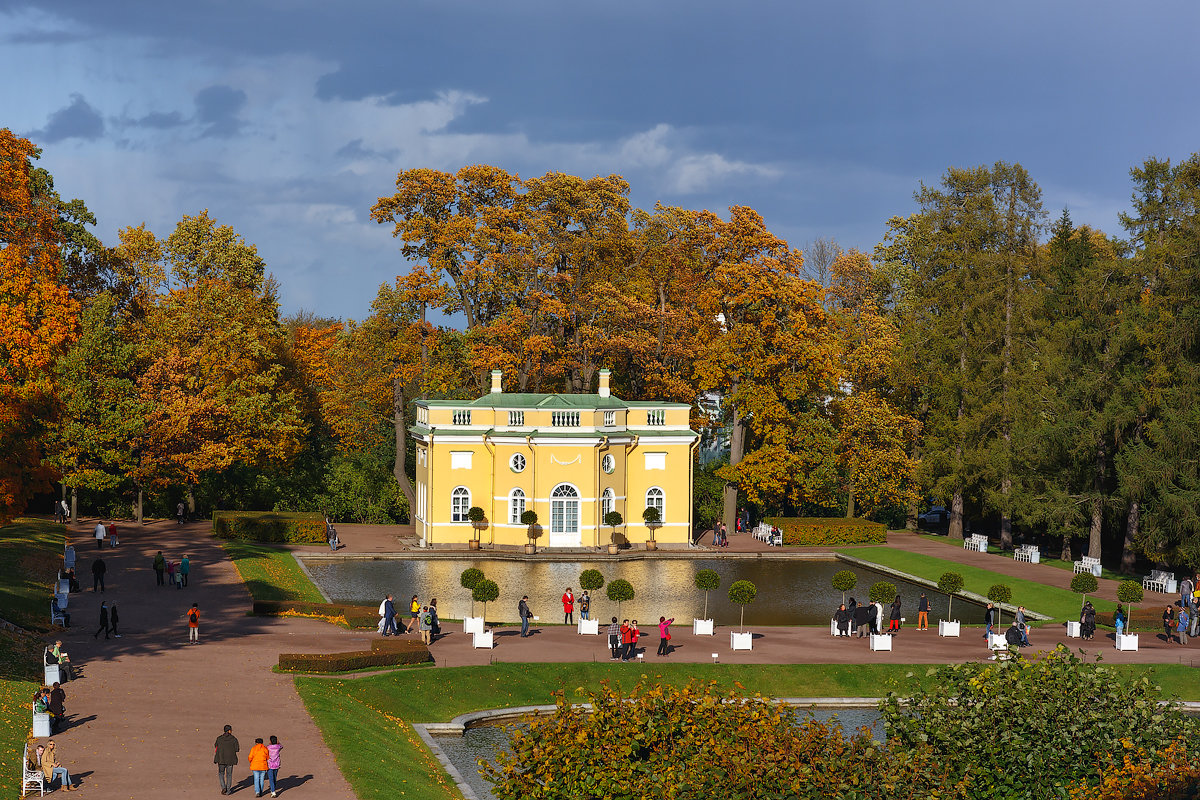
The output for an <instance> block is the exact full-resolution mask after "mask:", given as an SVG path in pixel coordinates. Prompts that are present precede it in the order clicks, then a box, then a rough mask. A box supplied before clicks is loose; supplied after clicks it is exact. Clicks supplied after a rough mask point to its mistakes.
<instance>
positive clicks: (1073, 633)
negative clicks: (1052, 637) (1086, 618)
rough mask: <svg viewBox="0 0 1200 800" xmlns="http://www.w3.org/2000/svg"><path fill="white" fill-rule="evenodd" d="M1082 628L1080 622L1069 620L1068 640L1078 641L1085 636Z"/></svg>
mask: <svg viewBox="0 0 1200 800" xmlns="http://www.w3.org/2000/svg"><path fill="white" fill-rule="evenodd" d="M1080 627H1081V626H1080V624H1079V623H1078V622H1073V621H1071V620H1067V638H1068V639H1078V638H1079V637H1080V636H1082V635H1083V634H1082V632H1081V631H1080Z"/></svg>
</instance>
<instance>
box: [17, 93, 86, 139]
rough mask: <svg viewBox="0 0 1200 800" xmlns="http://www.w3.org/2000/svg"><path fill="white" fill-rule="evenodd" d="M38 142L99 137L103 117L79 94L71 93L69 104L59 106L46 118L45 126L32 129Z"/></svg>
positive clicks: (33, 136) (31, 134)
mask: <svg viewBox="0 0 1200 800" xmlns="http://www.w3.org/2000/svg"><path fill="white" fill-rule="evenodd" d="M29 135H30V137H31V138H33V139H34V140H36V141H37V142H39V143H45V144H55V143H56V142H61V141H63V140H65V139H87V140H93V139H99V138H100V137H101V136H103V135H104V118H103V117H101V116H100V112H99V111H97V110H96V109H94V108H92V106H91V105H90V104H89V103H88V101H87V100H85V99H83V95H81V94H73V95H71V104H70V105H68V106H66V107H65V108H60V109H59V110H58V111H55V112H54V113H53V114H51V115H50V118H49V119H48V120H46V126H45V127H44V128H41V129H39V130H36V131H32V132H31V133H30V134H29Z"/></svg>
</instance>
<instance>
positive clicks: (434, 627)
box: [429, 597, 442, 642]
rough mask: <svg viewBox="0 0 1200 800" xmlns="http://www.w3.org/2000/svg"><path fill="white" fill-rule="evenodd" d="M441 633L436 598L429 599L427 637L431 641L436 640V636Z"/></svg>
mask: <svg viewBox="0 0 1200 800" xmlns="http://www.w3.org/2000/svg"><path fill="white" fill-rule="evenodd" d="M441 635H442V623H441V620H439V619H438V612H437V598H436V597H435V598H433V599H432V600H430V601H429V638H430V640H432V641H435V642H436V641H437V638H438V637H439V636H441Z"/></svg>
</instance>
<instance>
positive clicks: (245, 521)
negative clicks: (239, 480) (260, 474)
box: [213, 511, 326, 544]
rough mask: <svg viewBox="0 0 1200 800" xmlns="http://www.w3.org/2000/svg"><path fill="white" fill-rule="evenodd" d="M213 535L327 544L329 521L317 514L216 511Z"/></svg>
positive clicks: (253, 539)
mask: <svg viewBox="0 0 1200 800" xmlns="http://www.w3.org/2000/svg"><path fill="white" fill-rule="evenodd" d="M213 534H214V535H215V536H216V537H217V538H219V539H243V540H245V541H249V542H287V543H289V544H324V543H325V542H326V539H325V518H324V517H322V516H321V515H320V514H317V513H287V512H281V511H215V512H213Z"/></svg>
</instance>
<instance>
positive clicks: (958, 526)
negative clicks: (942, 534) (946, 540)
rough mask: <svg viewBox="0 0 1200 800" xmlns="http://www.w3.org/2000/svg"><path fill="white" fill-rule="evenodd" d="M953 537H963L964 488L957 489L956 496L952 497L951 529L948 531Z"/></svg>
mask: <svg viewBox="0 0 1200 800" xmlns="http://www.w3.org/2000/svg"><path fill="white" fill-rule="evenodd" d="M948 535H949V537H950V538H951V539H962V538H963V493H962V489H955V490H954V496H953V497H952V498H950V530H949V533H948Z"/></svg>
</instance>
